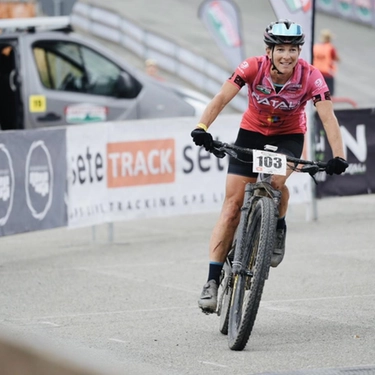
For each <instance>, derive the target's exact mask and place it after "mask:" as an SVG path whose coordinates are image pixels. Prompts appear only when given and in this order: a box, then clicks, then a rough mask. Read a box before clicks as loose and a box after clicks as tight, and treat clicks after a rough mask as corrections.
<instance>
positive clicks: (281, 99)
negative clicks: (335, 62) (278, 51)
mask: <svg viewBox="0 0 375 375" xmlns="http://www.w3.org/2000/svg"><path fill="white" fill-rule="evenodd" d="M270 71H271V61H270V59H269V58H268V57H267V56H266V55H264V56H257V57H250V58H248V59H247V60H245V61H243V62H242V63H241V64H240V65H239V66H238V67H237V69H236V70H235V72H234V73H233V74H232V76H231V77H230V78H229V79H228V81H229V82H231V83H232V84H234V85H236V86H237V87H238V88H240V89H241V88H242V87H243V86H244V85H246V84H247V86H248V90H249V105H248V108H247V109H246V111H245V113H244V115H243V117H242V121H241V128H243V129H246V130H250V131H254V132H259V133H262V134H264V135H278V134H298V133H299V134H301V133H302V134H304V133H306V113H305V107H306V103H307V101H308V100H310V99H312V100H313V102H314V105H315V104H316V103H317V102H318V101H323V100H331V97H330V94H329V89H328V87H327V85H326V83H325V80H324V78H323V76H322V74H321V73H320V71H319V70H318V69H316V68H315V67H313V66H312V65H311V64H309V63H307V61H305V60H303V59H299V60H298V63H297V65H296V66H295V68H294V72H293V75H292V76H291V77H290V79H289V80H288V82H286V83H285V85H284V86H283V87H282V89H281V90H280V91H279V92H278V93H277V92H276V90H275V88H274V85H273V82H272V78H271V73H270Z"/></svg>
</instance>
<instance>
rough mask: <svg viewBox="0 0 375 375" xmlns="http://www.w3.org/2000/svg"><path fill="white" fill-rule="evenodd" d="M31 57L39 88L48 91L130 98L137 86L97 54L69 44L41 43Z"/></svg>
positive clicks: (125, 74)
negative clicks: (41, 85)
mask: <svg viewBox="0 0 375 375" xmlns="http://www.w3.org/2000/svg"><path fill="white" fill-rule="evenodd" d="M33 53H34V58H35V62H36V65H37V68H38V73H39V77H40V80H41V82H42V84H43V85H44V86H45V87H46V88H48V89H51V90H59V91H68V92H78V93H84V94H92V95H104V96H111V97H120V98H133V97H135V96H137V95H138V93H139V91H140V84H139V83H138V82H137V81H136V80H135V79H134V78H133V77H131V76H130V75H129V74H128V73H126V72H124V71H122V70H121V69H120V68H119V67H118V66H117V65H116V64H114V63H113V62H112V61H110V60H108V59H107V58H106V57H104V56H102V55H100V54H98V53H97V52H95V51H93V50H91V49H89V48H87V47H85V46H82V45H79V44H77V43H71V42H61V41H58V42H57V41H41V42H37V43H35V44H34V45H33Z"/></svg>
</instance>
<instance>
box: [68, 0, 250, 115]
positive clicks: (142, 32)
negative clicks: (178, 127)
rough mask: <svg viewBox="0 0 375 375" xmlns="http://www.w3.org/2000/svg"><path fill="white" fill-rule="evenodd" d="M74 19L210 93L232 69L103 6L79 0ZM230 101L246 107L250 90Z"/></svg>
mask: <svg viewBox="0 0 375 375" xmlns="http://www.w3.org/2000/svg"><path fill="white" fill-rule="evenodd" d="M71 22H72V26H73V27H74V28H75V29H78V30H79V29H81V30H83V31H84V32H86V33H88V34H92V35H93V36H95V37H99V38H101V39H106V40H108V41H109V42H111V43H114V44H116V45H119V46H121V47H123V48H125V49H126V50H128V51H130V52H132V53H133V54H135V55H136V56H137V57H138V58H140V59H142V60H143V61H145V60H146V59H148V58H150V57H152V58H155V59H156V60H157V61H158V65H159V67H160V68H161V69H163V70H165V71H166V72H168V73H170V74H173V75H175V76H177V77H178V78H180V79H182V80H184V81H186V82H188V83H189V84H190V85H192V86H194V87H195V88H196V89H197V90H199V91H201V92H204V93H207V94H209V95H215V94H216V93H217V92H218V91H219V89H220V87H221V85H222V84H223V82H225V80H226V79H228V77H229V76H230V75H231V73H232V72H229V71H227V70H226V69H223V68H222V67H220V66H218V65H215V64H214V63H212V62H211V61H209V60H208V59H206V58H205V57H203V56H200V55H199V54H197V53H195V52H194V51H192V50H190V49H188V48H187V47H185V46H181V45H179V44H177V43H176V42H174V41H172V40H170V39H166V38H165V37H163V36H161V35H158V34H157V33H155V32H152V31H150V30H147V29H145V28H143V27H142V26H140V25H138V24H136V23H135V22H133V21H131V20H129V19H128V18H126V17H124V16H122V15H119V14H118V13H115V12H112V11H110V10H107V9H104V8H100V7H97V6H94V5H90V4H86V3H81V2H78V3H76V4H75V5H74V7H73V10H72V14H71ZM230 105H231V107H232V108H234V109H236V110H238V111H244V110H245V109H246V107H247V91H245V90H243V91H240V93H239V95H237V96H236V97H235V98H234V99H233V100H232V101H231V103H230Z"/></svg>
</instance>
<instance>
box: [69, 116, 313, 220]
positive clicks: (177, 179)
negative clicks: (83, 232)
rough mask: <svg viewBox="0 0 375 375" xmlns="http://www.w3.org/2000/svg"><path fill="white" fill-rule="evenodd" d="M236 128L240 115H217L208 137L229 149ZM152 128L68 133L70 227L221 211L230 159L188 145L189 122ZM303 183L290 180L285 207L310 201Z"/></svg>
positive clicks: (132, 125)
mask: <svg viewBox="0 0 375 375" xmlns="http://www.w3.org/2000/svg"><path fill="white" fill-rule="evenodd" d="M239 122H240V116H238V115H227V116H222V117H221V118H219V119H217V120H216V121H215V125H214V126H213V127H212V134H213V135H214V137H216V138H219V139H220V140H221V141H224V142H233V141H234V140H235V138H236V135H237V131H238V126H239ZM158 125H159V126H157V125H155V124H153V123H152V122H151V121H149V120H138V121H134V122H131V121H128V122H122V123H101V124H93V125H90V126H72V127H69V128H68V129H67V150H68V161H69V165H68V169H69V172H68V191H69V194H68V196H69V198H68V206H69V224H68V225H69V227H78V226H87V225H95V224H101V223H103V222H112V221H120V220H130V219H136V218H146V217H158V216H172V215H180V214H189V213H191V214H197V213H200V212H218V211H219V210H220V208H221V205H222V202H223V197H224V189H225V178H226V171H227V165H228V157H226V158H224V159H217V158H216V157H215V156H214V155H212V154H210V153H208V152H206V151H205V150H204V149H203V148H199V147H196V146H195V145H194V143H193V142H192V139H191V137H190V132H191V130H192V124H191V119H184V118H181V119H178V120H176V119H165V120H163V124H158ZM249 168H251V165H249ZM308 179H309V176H306V175H302V174H298V175H297V174H296V176H293V178H291V179H290V184H289V188H290V190H291V203H304V202H306V201H308V199H309V192H308V191H307V189H308V188H309V185H308Z"/></svg>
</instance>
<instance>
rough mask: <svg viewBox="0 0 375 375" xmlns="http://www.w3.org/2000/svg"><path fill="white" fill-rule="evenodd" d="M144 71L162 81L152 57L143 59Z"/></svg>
mask: <svg viewBox="0 0 375 375" xmlns="http://www.w3.org/2000/svg"><path fill="white" fill-rule="evenodd" d="M145 71H146V74H147V75H149V76H150V77H152V78H155V79H157V80H158V81H164V78H163V77H162V76H160V74H159V67H158V64H157V62H156V60H154V59H147V60H146V61H145Z"/></svg>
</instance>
